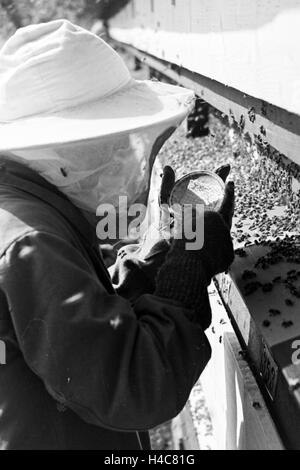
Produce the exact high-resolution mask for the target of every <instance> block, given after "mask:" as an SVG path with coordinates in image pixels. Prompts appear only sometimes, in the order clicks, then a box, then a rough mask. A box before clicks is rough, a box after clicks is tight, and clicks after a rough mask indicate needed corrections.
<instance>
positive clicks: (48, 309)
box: [0, 157, 210, 450]
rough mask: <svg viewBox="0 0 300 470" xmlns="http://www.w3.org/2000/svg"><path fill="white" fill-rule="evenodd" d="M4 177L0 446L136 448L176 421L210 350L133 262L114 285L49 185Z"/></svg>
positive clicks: (18, 171) (117, 272) (14, 169)
mask: <svg viewBox="0 0 300 470" xmlns="http://www.w3.org/2000/svg"><path fill="white" fill-rule="evenodd" d="M0 167H1V168H0V340H1V341H3V342H4V343H5V346H6V355H7V357H6V364H5V365H0V447H2V448H3V449H105V450H109V449H131V450H133V449H137V448H139V444H138V436H137V433H136V431H146V430H148V429H151V428H152V427H154V426H156V425H158V424H160V423H161V422H163V421H166V420H168V419H171V418H173V417H174V416H176V415H177V414H178V413H179V412H180V410H181V409H182V407H183V406H184V404H185V402H186V400H187V399H188V396H189V393H190V391H191V388H192V386H193V384H194V383H195V381H196V380H197V378H198V377H199V375H200V373H201V371H202V370H203V369H204V367H205V365H206V364H207V362H208V360H209V357H210V346H209V343H208V341H207V339H206V337H205V335H204V333H203V331H202V330H201V328H200V326H199V325H197V324H195V323H193V322H192V321H190V320H189V319H188V315H186V313H188V312H186V311H185V310H184V309H183V308H182V306H181V305H180V304H178V303H176V302H172V301H169V300H166V299H163V298H159V297H156V296H154V295H153V294H152V293H151V291H153V286H152V284H153V282H152V283H151V280H150V278H149V276H148V275H147V272H146V271H147V269H146V268H147V266H146V265H141V264H140V263H139V262H137V261H135V260H134V257H133V256H132V254H131V255H130V257H129V258H130V259H129V258H126V256H125V257H118V260H117V263H116V265H115V266H114V267H113V271H114V273H113V274H112V275H113V279H115V280H116V282H117V283H118V286H117V287H114V286H113V284H112V282H111V277H110V275H109V273H108V271H107V269H106V267H105V265H104V262H103V259H102V256H101V254H100V253H99V249H98V243H97V239H96V236H95V230H94V228H92V227H91V226H90V225H89V224H88V222H87V220H86V219H85V218H84V217H83V215H82V214H81V212H80V211H79V210H78V209H77V208H76V207H75V206H74V205H73V204H71V203H70V201H69V200H68V199H67V198H66V197H65V196H64V195H62V194H61V193H60V192H59V191H58V190H57V189H56V188H55V187H53V186H52V185H51V184H49V183H48V182H47V181H45V180H44V179H43V178H42V177H41V176H39V175H38V174H36V173H35V172H33V171H32V170H30V169H28V168H26V167H25V166H23V165H20V164H19V163H15V162H10V161H9V160H8V158H6V157H1V158H0ZM146 264H147V263H146ZM150 264H151V262H150ZM150 271H151V270H150ZM135 285H136V290H135V287H134V286H135ZM132 286H133V287H132ZM132 292H133V293H134V292H138V294H139V295H138V298H135V299H133V298H132ZM120 294H121V295H120ZM126 297H127V298H126ZM135 297H137V296H135ZM140 439H141V440H142V442H143V445H144V446H145V447H147V446H148V445H149V440H148V434H147V433H142V432H141V433H140Z"/></svg>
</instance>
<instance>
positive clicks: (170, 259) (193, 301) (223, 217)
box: [155, 183, 234, 329]
mask: <svg viewBox="0 0 300 470" xmlns="http://www.w3.org/2000/svg"><path fill="white" fill-rule="evenodd" d="M233 206H234V185H233V183H229V184H227V186H226V192H225V198H224V201H223V204H222V207H221V209H220V211H219V212H205V213H204V244H203V247H202V248H201V249H200V250H186V249H185V245H186V242H187V240H186V239H185V238H182V239H180V240H178V239H175V240H173V242H172V243H171V247H170V250H169V252H168V254H167V256H166V261H165V263H164V264H163V266H162V267H161V269H160V271H159V273H158V276H157V279H156V286H157V287H156V290H155V295H157V296H160V297H165V298H169V299H173V300H175V301H178V302H180V303H181V304H182V305H183V306H184V307H186V308H188V309H191V310H193V311H194V318H195V319H196V320H197V321H198V322H200V324H201V326H202V327H203V328H204V329H205V328H207V327H208V326H209V324H210V321H211V311H210V308H209V304H208V297H207V286H208V285H209V284H210V282H211V278H212V277H213V276H215V275H216V274H218V273H220V272H223V271H225V270H226V269H228V267H229V266H230V264H231V263H232V261H233V258H234V251H233V244H232V240H231V236H230V226H231V220H232V215H233Z"/></svg>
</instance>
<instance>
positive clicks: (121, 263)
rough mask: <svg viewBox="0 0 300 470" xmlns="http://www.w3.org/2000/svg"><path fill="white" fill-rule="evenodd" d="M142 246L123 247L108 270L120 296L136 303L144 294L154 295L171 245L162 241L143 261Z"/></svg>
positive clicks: (155, 245)
mask: <svg viewBox="0 0 300 470" xmlns="http://www.w3.org/2000/svg"><path fill="white" fill-rule="evenodd" d="M140 248H141V245H140V244H131V245H126V246H123V247H122V248H121V249H120V250H119V251H118V254H117V259H116V261H115V263H114V264H113V265H112V266H110V268H109V269H108V271H109V273H110V276H111V280H112V283H113V285H114V288H115V290H116V292H117V293H118V295H121V296H122V297H124V298H126V299H129V300H131V301H135V300H136V299H138V298H139V297H140V296H141V295H143V294H153V293H154V290H155V286H156V283H155V279H156V276H157V273H158V271H159V269H160V268H161V266H162V265H163V263H164V261H165V259H166V255H167V252H168V251H169V248H170V245H169V244H168V243H167V242H166V241H164V240H161V241H160V242H158V243H156V244H154V246H153V247H152V249H151V250H150V251H149V253H148V255H147V256H146V257H145V258H144V259H141V257H140V256H139V250H140Z"/></svg>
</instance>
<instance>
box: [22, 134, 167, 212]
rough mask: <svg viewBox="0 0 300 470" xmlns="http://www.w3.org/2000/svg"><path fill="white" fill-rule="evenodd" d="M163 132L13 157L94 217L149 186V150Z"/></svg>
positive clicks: (49, 149)
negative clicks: (105, 206)
mask: <svg viewBox="0 0 300 470" xmlns="http://www.w3.org/2000/svg"><path fill="white" fill-rule="evenodd" d="M164 130H165V129H161V126H160V127H159V128H158V127H157V126H156V127H152V128H150V129H149V128H147V129H145V130H141V131H139V132H133V133H130V134H126V135H122V136H119V137H109V138H107V139H106V140H103V139H101V140H99V141H97V140H96V141H93V142H88V143H83V142H80V143H76V144H72V145H67V146H64V147H55V148H46V149H39V150H26V151H25V150H24V151H15V152H14V156H15V157H16V158H17V159H18V160H19V159H20V158H21V159H23V160H25V161H24V163H26V165H28V166H29V167H30V168H32V169H33V170H35V171H37V172H38V173H39V174H40V175H41V176H43V177H44V178H45V179H46V180H47V181H49V182H50V183H52V184H53V185H55V186H56V187H57V188H58V189H59V190H60V191H61V192H63V193H64V194H65V195H66V196H67V197H68V198H69V199H70V200H71V201H72V202H73V203H74V204H75V205H76V206H77V207H79V208H80V209H82V210H85V211H90V212H92V213H94V214H95V213H96V209H97V207H98V206H99V205H100V204H101V203H105V204H112V205H113V206H114V207H116V208H118V202H119V196H126V197H127V201H128V205H130V204H132V203H133V202H135V201H136V200H138V197H139V195H141V194H142V193H143V192H144V191H145V190H147V185H148V182H149V176H150V173H151V164H152V163H153V162H150V161H149V157H150V155H151V151H152V147H153V144H154V142H155V141H156V139H157V137H158V136H159V135H160V134H162V132H163V131H164Z"/></svg>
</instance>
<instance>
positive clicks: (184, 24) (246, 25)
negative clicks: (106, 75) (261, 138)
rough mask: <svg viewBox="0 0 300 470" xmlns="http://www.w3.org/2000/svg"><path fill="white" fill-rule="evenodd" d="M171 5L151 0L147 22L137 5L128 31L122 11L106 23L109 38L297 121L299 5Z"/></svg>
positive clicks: (290, 1)
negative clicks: (282, 111) (260, 101)
mask: <svg viewBox="0 0 300 470" xmlns="http://www.w3.org/2000/svg"><path fill="white" fill-rule="evenodd" d="M135 3H136V4H137V3H139V2H137V1H136V2H135ZM171 3H172V2H171V0H167V1H164V2H158V1H157V0H156V1H155V11H154V13H152V17H151V16H150V12H149V3H147V2H146V3H144V2H142V3H141V6H140V10H139V11H140V14H136V16H135V18H134V21H131V22H130V24H129V23H128V22H127V20H126V11H124V12H121V13H120V15H118V16H116V17H115V18H113V19H112V21H111V27H112V34H113V36H114V37H115V39H117V40H119V41H121V42H125V43H128V44H131V45H133V46H135V47H136V48H138V49H142V50H144V51H145V52H148V53H149V54H152V55H154V56H156V57H158V58H160V59H165V60H167V61H169V62H172V63H175V64H177V65H179V66H182V67H184V68H186V69H188V70H190V71H193V72H196V73H198V74H200V75H203V76H205V77H208V78H211V79H213V80H216V81H219V82H220V83H223V84H225V85H228V86H230V87H232V88H236V89H238V90H240V91H242V92H244V93H246V94H247V95H250V96H253V97H255V98H259V99H263V100H265V101H266V102H268V103H272V104H274V105H276V106H278V107H280V108H283V109H286V110H288V111H290V112H293V113H295V114H298V115H299V114H300V76H299V70H300V55H299V53H298V44H299V43H300V29H299V21H300V0H268V1H265V0H253V1H251V2H247V1H245V0H225V1H222V2H221V1H219V0H184V2H182V1H180V0H176V4H175V5H172V4H171ZM131 8H132V7H131V5H130V4H129V5H128V7H127V9H128V10H129V9H131ZM153 15H154V16H153ZM153 18H154V24H155V27H153ZM166 18H167V19H166ZM128 28H129V29H128Z"/></svg>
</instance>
